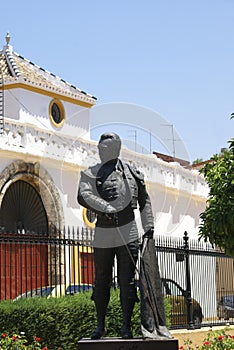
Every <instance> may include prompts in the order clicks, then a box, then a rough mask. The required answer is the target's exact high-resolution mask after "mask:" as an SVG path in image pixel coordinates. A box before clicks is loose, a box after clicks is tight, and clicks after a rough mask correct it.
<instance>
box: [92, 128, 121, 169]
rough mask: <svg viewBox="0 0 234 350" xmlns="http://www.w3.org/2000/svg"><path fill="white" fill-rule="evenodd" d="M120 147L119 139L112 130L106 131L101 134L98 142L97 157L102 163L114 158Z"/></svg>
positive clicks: (117, 154)
mask: <svg viewBox="0 0 234 350" xmlns="http://www.w3.org/2000/svg"><path fill="white" fill-rule="evenodd" d="M120 149H121V139H120V137H119V135H117V134H115V133H114V132H106V133H104V134H102V135H101V137H100V140H99V143H98V151H99V157H100V159H101V162H102V163H106V162H109V161H112V160H116V159H117V158H118V157H119V154H120Z"/></svg>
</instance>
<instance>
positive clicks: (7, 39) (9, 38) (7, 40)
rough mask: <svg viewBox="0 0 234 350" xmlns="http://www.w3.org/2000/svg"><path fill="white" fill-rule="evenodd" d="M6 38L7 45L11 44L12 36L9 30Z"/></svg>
mask: <svg viewBox="0 0 234 350" xmlns="http://www.w3.org/2000/svg"><path fill="white" fill-rule="evenodd" d="M5 39H6V43H7V45H9V42H10V40H11V37H10V34H9V32H7V33H6V36H5Z"/></svg>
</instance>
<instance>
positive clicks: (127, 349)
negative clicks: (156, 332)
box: [78, 338, 178, 350]
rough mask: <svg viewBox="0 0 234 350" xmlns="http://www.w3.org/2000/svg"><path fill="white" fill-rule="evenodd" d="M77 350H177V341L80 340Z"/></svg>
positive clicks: (139, 339)
mask: <svg viewBox="0 0 234 350" xmlns="http://www.w3.org/2000/svg"><path fill="white" fill-rule="evenodd" d="M78 350H178V340H177V339H165V340H164V339H162V340H161V339H160V340H156V339H142V338H133V339H122V338H102V339H100V340H91V339H90V338H82V339H81V340H80V341H79V342H78Z"/></svg>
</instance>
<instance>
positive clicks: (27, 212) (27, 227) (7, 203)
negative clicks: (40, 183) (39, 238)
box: [0, 180, 48, 235]
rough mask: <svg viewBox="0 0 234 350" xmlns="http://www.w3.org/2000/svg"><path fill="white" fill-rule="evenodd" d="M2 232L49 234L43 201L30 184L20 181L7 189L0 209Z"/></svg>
mask: <svg viewBox="0 0 234 350" xmlns="http://www.w3.org/2000/svg"><path fill="white" fill-rule="evenodd" d="M0 226H1V230H2V231H4V232H8V233H23V234H25V233H26V234H27V233H30V232H39V233H40V234H46V235H47V232H48V219H47V214H46V211H45V208H44V205H43V202H42V199H41V197H40V195H39V194H38V192H37V191H36V190H35V188H34V187H33V186H32V185H30V184H29V183H27V182H25V181H22V180H18V181H15V182H13V183H12V185H10V187H9V188H8V189H7V191H6V193H5V195H4V197H3V200H2V205H1V208H0Z"/></svg>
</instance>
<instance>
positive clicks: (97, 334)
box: [90, 328, 106, 340]
mask: <svg viewBox="0 0 234 350" xmlns="http://www.w3.org/2000/svg"><path fill="white" fill-rule="evenodd" d="M105 333H106V332H105V329H100V328H97V329H95V331H93V333H92V334H91V336H90V338H91V339H93V340H97V339H101V338H102V337H104V335H105Z"/></svg>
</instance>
